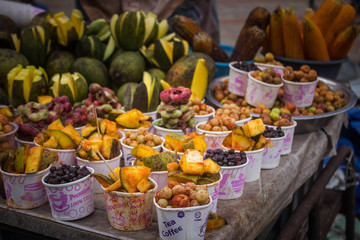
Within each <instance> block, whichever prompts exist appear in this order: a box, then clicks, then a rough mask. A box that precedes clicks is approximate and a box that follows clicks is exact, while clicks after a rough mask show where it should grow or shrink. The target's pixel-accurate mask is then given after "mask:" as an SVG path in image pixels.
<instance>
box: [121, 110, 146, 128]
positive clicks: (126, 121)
mask: <svg viewBox="0 0 360 240" xmlns="http://www.w3.org/2000/svg"><path fill="white" fill-rule="evenodd" d="M116 122H117V123H118V124H119V125H120V126H122V127H125V128H138V127H139V126H140V124H139V116H138V113H137V110H136V109H132V110H130V111H128V112H126V113H124V114H121V115H119V116H118V117H117V118H116Z"/></svg>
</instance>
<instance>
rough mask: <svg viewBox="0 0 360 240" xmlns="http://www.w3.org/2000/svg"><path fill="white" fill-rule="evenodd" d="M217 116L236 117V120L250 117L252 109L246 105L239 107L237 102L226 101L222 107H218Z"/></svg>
mask: <svg viewBox="0 0 360 240" xmlns="http://www.w3.org/2000/svg"><path fill="white" fill-rule="evenodd" d="M215 116H218V117H222V118H225V119H226V117H230V118H234V119H235V121H239V120H243V119H246V118H249V117H250V111H249V109H248V108H246V107H239V106H238V105H236V104H235V103H230V104H227V103H224V104H223V105H222V107H221V108H218V109H216V111H215ZM225 125H226V124H225Z"/></svg>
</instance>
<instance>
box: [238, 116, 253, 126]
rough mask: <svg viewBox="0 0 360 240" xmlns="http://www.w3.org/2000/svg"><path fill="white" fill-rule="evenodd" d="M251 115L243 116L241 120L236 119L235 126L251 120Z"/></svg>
mask: <svg viewBox="0 0 360 240" xmlns="http://www.w3.org/2000/svg"><path fill="white" fill-rule="evenodd" d="M251 118H252V117H251V116H250V117H248V118H244V119H241V120H237V121H236V122H235V125H236V126H241V127H242V126H244V125H245V123H247V122H249V121H250V120H251Z"/></svg>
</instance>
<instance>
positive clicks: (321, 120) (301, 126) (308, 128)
mask: <svg viewBox="0 0 360 240" xmlns="http://www.w3.org/2000/svg"><path fill="white" fill-rule="evenodd" d="M227 78H228V77H220V78H216V79H214V80H213V81H212V82H211V83H210V85H209V87H208V90H207V93H206V100H207V102H208V103H209V104H210V105H212V106H214V107H215V108H220V107H222V104H221V103H220V102H218V101H217V100H216V99H215V98H214V97H213V96H214V88H215V86H217V85H221V83H222V82H223V81H224V80H225V79H227ZM319 80H320V81H323V82H325V83H326V85H327V86H328V87H329V89H330V90H331V91H338V90H340V91H342V92H343V93H344V98H345V99H346V101H347V102H348V103H347V104H346V105H345V106H344V107H342V108H339V109H337V110H335V111H333V112H326V113H323V114H317V115H313V116H293V117H292V118H293V119H294V120H295V121H296V122H297V123H298V125H297V127H296V128H295V134H300V133H308V132H313V131H317V130H319V129H321V128H322V127H323V126H325V125H326V124H327V123H328V122H329V121H330V120H331V119H332V117H334V116H336V115H338V114H340V113H343V112H346V111H347V110H349V109H351V108H352V107H354V106H355V104H356V101H357V97H356V95H355V93H354V92H353V91H352V90H351V89H350V88H348V87H346V86H345V85H343V84H341V83H339V82H335V81H332V80H329V79H326V78H322V77H319ZM251 115H252V116H253V117H259V116H260V114H257V113H251Z"/></svg>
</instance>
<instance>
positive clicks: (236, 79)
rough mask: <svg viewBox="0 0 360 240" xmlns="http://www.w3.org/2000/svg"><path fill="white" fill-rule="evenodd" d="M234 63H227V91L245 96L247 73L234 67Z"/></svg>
mask: <svg viewBox="0 0 360 240" xmlns="http://www.w3.org/2000/svg"><path fill="white" fill-rule="evenodd" d="M235 63H237V62H231V63H229V68H230V72H229V87H228V89H229V92H231V93H234V94H236V95H238V96H245V93H246V88H247V85H248V79H249V77H248V73H249V72H245V71H242V70H240V69H237V68H235V67H234V65H235Z"/></svg>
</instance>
